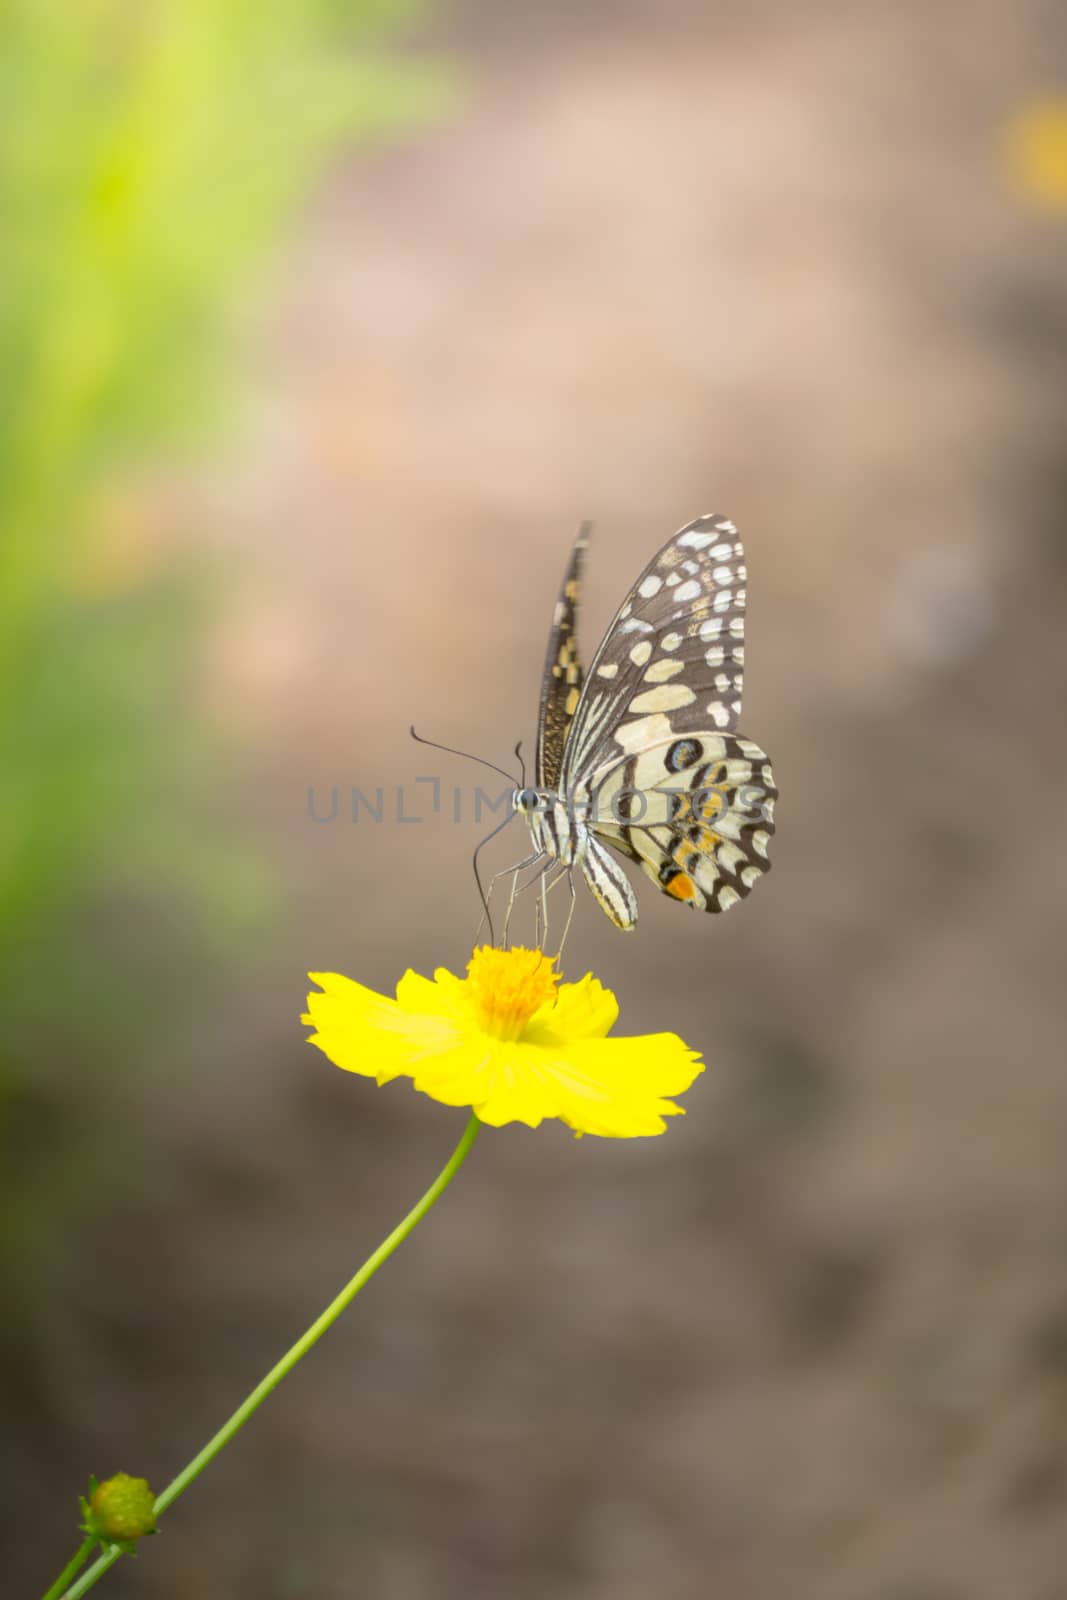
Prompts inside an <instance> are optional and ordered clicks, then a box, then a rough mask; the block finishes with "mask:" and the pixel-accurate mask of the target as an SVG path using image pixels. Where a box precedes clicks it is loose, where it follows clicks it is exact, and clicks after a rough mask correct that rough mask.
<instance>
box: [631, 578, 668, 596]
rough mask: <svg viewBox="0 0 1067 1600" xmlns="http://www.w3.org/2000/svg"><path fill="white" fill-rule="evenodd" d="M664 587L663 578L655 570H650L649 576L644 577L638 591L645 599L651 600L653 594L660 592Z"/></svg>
mask: <svg viewBox="0 0 1067 1600" xmlns="http://www.w3.org/2000/svg"><path fill="white" fill-rule="evenodd" d="M662 588H663V579H662V578H657V577H656V574H655V573H654V572H650V573H649V575H648V577H647V578H643V579H642V580H641V582H640V583H639V584H638V586H637V592H638V594H639V595H640V596H641V598H642V599H643V600H651V599H652V596H653V595H654V594H659V592H660V590H661V589H662Z"/></svg>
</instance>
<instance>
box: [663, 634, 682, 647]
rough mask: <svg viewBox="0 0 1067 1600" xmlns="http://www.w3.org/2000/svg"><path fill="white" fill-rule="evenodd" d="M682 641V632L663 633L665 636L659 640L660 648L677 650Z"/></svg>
mask: <svg viewBox="0 0 1067 1600" xmlns="http://www.w3.org/2000/svg"><path fill="white" fill-rule="evenodd" d="M681 642H682V635H681V634H680V633H665V634H664V635H663V638H662V639H661V640H660V642H659V643H660V649H661V650H677V648H678V646H679V645H680V644H681Z"/></svg>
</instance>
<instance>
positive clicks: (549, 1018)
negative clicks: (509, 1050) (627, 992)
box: [522, 972, 619, 1045]
mask: <svg viewBox="0 0 1067 1600" xmlns="http://www.w3.org/2000/svg"><path fill="white" fill-rule="evenodd" d="M618 1016H619V1002H618V1001H617V1000H616V998H615V996H614V995H613V994H612V992H611V990H610V989H605V987H604V985H603V984H602V983H601V982H600V980H599V978H594V977H593V974H592V973H591V972H587V973H586V975H585V977H584V978H582V979H581V980H580V981H579V982H578V983H561V984H560V986H559V989H558V990H557V992H556V995H555V997H554V999H553V1000H550V1001H549V1002H548V1003H547V1004H545V1005H543V1006H542V1007H541V1009H540V1011H538V1012H536V1013H535V1015H534V1016H532V1017H531V1018H530V1021H529V1022H528V1023H527V1024H526V1027H525V1028H524V1029H523V1031H522V1037H523V1041H524V1042H525V1043H527V1044H540V1045H558V1044H561V1043H562V1042H563V1041H565V1040H572V1039H574V1040H577V1039H603V1038H604V1036H605V1035H606V1034H608V1033H610V1031H611V1029H612V1028H613V1027H614V1026H615V1023H616V1022H617V1021H618Z"/></svg>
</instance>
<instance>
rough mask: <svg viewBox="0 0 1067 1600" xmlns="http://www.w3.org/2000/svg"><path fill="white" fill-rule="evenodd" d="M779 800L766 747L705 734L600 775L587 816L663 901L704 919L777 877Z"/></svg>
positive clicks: (664, 745)
mask: <svg viewBox="0 0 1067 1600" xmlns="http://www.w3.org/2000/svg"><path fill="white" fill-rule="evenodd" d="M777 797H778V790H777V788H776V786H775V782H774V775H773V773H772V771H771V765H770V762H769V761H768V759H767V757H766V755H765V754H764V752H763V751H762V750H761V749H760V748H759V746H758V745H756V744H753V742H752V740H751V739H745V738H742V737H740V736H739V735H735V734H720V733H711V732H706V731H705V732H702V733H690V734H683V735H682V736H681V737H679V738H676V739H672V740H669V741H667V742H660V743H656V744H651V745H648V746H646V747H645V748H642V749H638V750H635V751H633V752H632V753H631V754H629V755H627V756H625V757H624V758H623V759H622V760H621V761H616V762H615V763H614V764H613V765H611V766H608V767H607V768H605V769H603V770H601V771H600V772H599V773H597V774H596V775H595V777H594V778H593V780H592V782H591V784H590V786H589V799H588V808H589V818H590V822H591V825H592V827H593V830H594V832H595V834H596V835H597V837H598V838H600V839H603V840H605V841H606V842H607V843H608V844H612V845H614V846H615V848H616V849H617V850H619V851H620V852H621V853H622V854H624V855H627V856H629V857H630V859H631V860H633V861H637V862H639V863H640V865H641V867H642V869H643V870H644V871H645V872H646V873H647V874H648V876H649V877H650V878H651V879H652V881H653V882H654V883H655V884H656V885H657V887H658V888H659V889H661V890H662V891H663V893H664V894H667V895H670V896H671V897H672V899H675V900H679V901H681V903H682V904H683V905H688V906H692V907H693V908H694V909H696V910H700V911H727V910H729V908H730V907H731V906H733V905H736V904H737V902H738V900H742V899H744V897H745V895H747V894H748V893H749V891H750V890H751V889H752V888H753V887H754V886H755V884H756V883H757V882H758V881H759V879H760V878H761V877H762V876H763V874H764V873H765V872H768V871H769V870H770V861H769V859H768V852H769V846H770V841H771V838H772V836H773V834H774V804H775V801H776V799H777ZM601 904H604V901H603V900H601ZM605 909H606V910H608V915H609V916H610V915H611V911H610V910H609V909H608V907H607V905H605ZM612 920H613V921H615V920H616V919H615V918H614V917H613V918H612ZM618 925H619V926H623V925H624V924H623V923H621V922H620V923H618Z"/></svg>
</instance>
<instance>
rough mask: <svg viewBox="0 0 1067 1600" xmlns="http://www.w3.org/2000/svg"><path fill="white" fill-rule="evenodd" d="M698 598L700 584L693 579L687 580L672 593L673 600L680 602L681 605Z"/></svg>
mask: <svg viewBox="0 0 1067 1600" xmlns="http://www.w3.org/2000/svg"><path fill="white" fill-rule="evenodd" d="M699 597H700V584H699V583H698V582H697V580H696V579H695V578H688V579H687V580H686V582H685V583H683V584H680V585H679V587H678V588H677V589H676V590H675V593H674V598H675V599H676V600H681V601H682V602H683V603H684V602H687V601H689V600H697V599H699Z"/></svg>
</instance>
